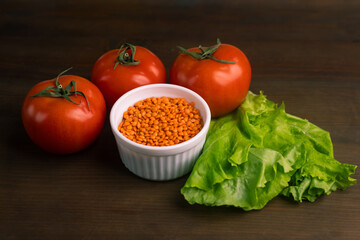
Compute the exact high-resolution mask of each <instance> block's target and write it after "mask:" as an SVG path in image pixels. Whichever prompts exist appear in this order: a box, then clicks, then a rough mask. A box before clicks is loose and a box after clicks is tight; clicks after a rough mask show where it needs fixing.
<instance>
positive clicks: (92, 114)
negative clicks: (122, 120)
mask: <svg viewBox="0 0 360 240" xmlns="http://www.w3.org/2000/svg"><path fill="white" fill-rule="evenodd" d="M71 81H76V83H77V90H78V91H81V92H83V93H84V94H85V95H86V97H87V99H88V101H89V107H90V110H89V108H88V105H87V102H86V99H85V98H84V97H83V96H81V95H79V94H78V95H77V96H75V95H71V96H70V98H71V99H72V100H73V101H74V102H76V103H80V104H79V105H77V104H74V103H72V102H70V101H68V100H66V99H64V98H54V97H31V96H32V95H34V94H37V93H39V92H40V91H41V90H43V89H44V88H46V87H48V86H55V79H52V80H46V81H42V82H40V83H38V84H36V85H35V86H33V87H32V88H31V89H30V91H29V92H28V93H27V95H26V97H25V100H24V102H23V105H22V121H23V125H24V128H25V130H26V132H27V134H28V135H29V137H30V139H31V140H32V141H33V142H34V143H35V144H36V145H38V146H39V147H41V148H42V149H44V150H45V151H47V152H50V153H55V154H70V153H75V152H78V151H80V150H83V149H84V148H86V147H88V146H89V145H91V144H92V143H93V142H94V141H95V140H96V139H97V137H98V136H99V134H100V132H101V131H102V128H103V125H104V122H105V117H106V105H105V100H104V97H103V95H102V93H101V92H100V90H99V89H98V88H97V87H96V86H95V85H94V84H93V83H91V82H90V81H89V80H87V79H85V78H82V77H79V76H74V75H63V76H60V77H59V83H60V84H61V85H62V86H64V87H65V86H67V85H68V84H69V83H70V82H71Z"/></svg>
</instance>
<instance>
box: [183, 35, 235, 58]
mask: <svg viewBox="0 0 360 240" xmlns="http://www.w3.org/2000/svg"><path fill="white" fill-rule="evenodd" d="M220 45H221V42H220V39H219V38H218V39H217V43H216V45H215V46H211V47H207V48H205V49H204V48H203V47H202V46H201V45H200V46H199V47H198V48H199V49H200V50H201V52H190V51H188V50H186V49H185V48H183V47H181V46H177V47H178V48H179V49H180V50H181V51H182V52H184V53H186V54H188V55H190V56H192V57H193V58H195V59H197V60H204V59H212V60H215V61H217V62H220V63H231V64H235V62H233V61H226V60H221V59H217V58H215V57H214V56H213V55H212V54H213V53H214V52H215V51H216V50H217V49H218V48H219V46H220Z"/></svg>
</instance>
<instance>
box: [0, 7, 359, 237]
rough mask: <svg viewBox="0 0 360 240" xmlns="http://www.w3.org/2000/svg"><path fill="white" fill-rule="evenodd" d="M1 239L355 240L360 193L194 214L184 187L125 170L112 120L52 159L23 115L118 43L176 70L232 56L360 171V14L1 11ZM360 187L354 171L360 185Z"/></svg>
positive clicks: (320, 10) (326, 10)
mask: <svg viewBox="0 0 360 240" xmlns="http://www.w3.org/2000/svg"><path fill="white" fill-rule="evenodd" d="M0 13H1V14H0V56H1V58H0V72H1V77H0V78H1V81H0V111H1V116H0V139H1V142H0V239H86V240H88V239H197V240H198V239H360V185H359V184H357V185H355V186H352V187H350V188H348V189H347V190H346V191H337V192H335V193H332V194H331V195H329V196H326V197H321V198H320V199H318V200H317V201H316V202H315V203H309V202H303V203H301V204H298V203H294V202H293V201H290V200H288V199H286V198H282V197H277V198H275V199H273V200H272V201H270V202H269V204H268V205H267V206H266V207H265V208H264V209H262V210H260V211H251V212H244V211H242V210H241V209H236V208H232V207H213V208H211V207H205V206H200V205H193V206H192V205H189V204H188V203H187V202H186V201H185V200H184V199H183V197H182V195H181V194H180V188H181V187H182V186H183V184H184V183H185V181H186V178H187V176H185V177H183V178H180V179H177V180H174V181H169V182H151V181H146V180H143V179H140V178H138V177H136V176H134V175H133V174H131V173H130V172H129V171H128V170H127V169H126V168H125V167H124V165H123V164H122V163H121V161H120V159H119V155H118V152H117V149H116V145H115V142H114V139H113V136H112V134H111V131H110V128H109V123H108V122H106V124H105V127H104V130H103V132H102V134H101V136H100V137H99V139H98V140H97V141H96V142H95V144H93V145H92V146H91V147H89V148H87V149H86V150H84V151H82V152H79V153H77V154H73V155H69V156H56V155H51V154H48V153H46V152H44V151H42V150H40V149H39V148H37V147H36V146H35V145H34V144H33V143H32V142H31V141H30V140H29V138H28V137H27V135H26V133H25V131H24V129H23V127H22V122H21V117H20V109H21V104H22V101H23V99H24V96H25V94H26V93H27V91H28V90H29V89H30V88H31V87H32V86H33V85H34V84H36V83H37V82H39V81H42V80H46V79H50V78H53V77H55V76H56V75H57V74H58V73H59V72H61V71H62V70H64V69H66V68H68V67H69V66H73V67H74V69H73V70H72V74H77V75H80V76H83V77H86V78H89V77H90V72H91V68H92V64H93V63H94V61H95V60H96V59H97V58H98V57H99V56H100V55H101V54H102V53H104V52H105V51H107V50H110V49H113V48H116V47H118V46H119V45H120V44H121V43H122V42H123V41H124V40H127V41H129V42H132V43H135V44H138V45H143V46H145V47H147V48H149V49H150V50H152V51H153V52H155V53H156V54H157V55H158V56H159V57H160V58H161V59H162V60H163V62H164V64H165V66H166V68H167V71H169V69H170V66H171V63H172V61H173V59H174V58H175V57H176V55H177V53H178V50H177V49H176V48H175V46H176V45H182V46H184V47H193V46H197V45H199V44H203V45H205V46H206V45H210V44H214V43H215V41H216V38H217V37H219V38H221V40H222V41H223V42H226V43H230V44H233V45H236V46H238V47H239V48H240V49H242V50H243V51H244V52H245V53H246V55H247V56H248V58H249V60H250V62H251V64H252V70H253V78H252V84H251V90H252V91H254V92H256V93H258V92H259V91H260V90H263V91H264V93H265V94H266V95H267V96H268V97H269V99H271V100H273V101H275V102H277V103H281V102H282V101H284V102H285V104H286V109H287V112H289V113H292V114H294V115H297V116H300V117H303V118H306V119H308V120H310V121H311V122H313V123H315V124H317V125H318V126H320V127H322V128H324V129H326V130H328V131H330V133H331V136H332V140H333V143H334V152H335V158H336V159H337V160H339V161H341V162H344V163H345V162H346V163H351V164H357V165H359V164H360V160H359V159H360V158H359V156H360V107H359V104H360V27H359V26H360V2H359V1H358V0H354V1H341V0H339V1H335V0H328V1H320V0H318V1H315V0H313V1H267V0H260V1H235V0H234V1H214V0H211V1H196V0H194V1H190V0H186V1H165V0H164V1H155V0H154V1H151V0H147V1H136V0H134V1H120V0H116V1H115V0H113V1H100V0H94V1H85V0H81V1H64V0H62V1H58V0H56V1H54V0H52V1H45V0H43V1H40V0H37V1H25V0H23V1H12V0H3V1H1V2H0ZM354 177H355V178H356V179H359V171H358V170H357V172H356V174H355V175H354Z"/></svg>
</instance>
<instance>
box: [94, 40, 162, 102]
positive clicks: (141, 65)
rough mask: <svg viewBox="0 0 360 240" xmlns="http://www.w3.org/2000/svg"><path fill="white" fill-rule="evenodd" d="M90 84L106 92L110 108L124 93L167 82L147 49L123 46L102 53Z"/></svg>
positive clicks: (159, 64) (159, 65)
mask: <svg viewBox="0 0 360 240" xmlns="http://www.w3.org/2000/svg"><path fill="white" fill-rule="evenodd" d="M91 81H92V82H93V83H95V84H96V85H97V86H98V87H99V89H100V90H101V92H102V93H103V95H104V97H105V100H106V104H107V106H108V107H109V108H111V106H112V105H113V104H114V103H115V102H116V100H118V98H119V97H121V96H122V95H123V94H124V93H126V92H128V91H129V90H131V89H134V88H136V87H140V86H142V85H147V84H153V83H166V70H165V66H164V64H163V63H162V62H161V60H160V59H159V58H158V57H157V56H156V55H155V54H154V53H152V52H151V51H149V50H148V49H146V48H144V47H141V46H134V45H131V44H128V43H125V44H123V45H122V46H121V47H120V50H118V49H114V50H111V51H108V52H106V53H105V54H103V55H102V56H101V57H100V58H99V59H98V60H97V61H96V62H95V64H94V66H93V69H92V73H91Z"/></svg>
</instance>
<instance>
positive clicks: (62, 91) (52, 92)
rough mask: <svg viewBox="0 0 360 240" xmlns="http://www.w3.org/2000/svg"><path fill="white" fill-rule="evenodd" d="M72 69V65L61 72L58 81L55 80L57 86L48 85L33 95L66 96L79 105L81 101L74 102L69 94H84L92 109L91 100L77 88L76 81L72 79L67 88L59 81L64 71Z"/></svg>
mask: <svg viewBox="0 0 360 240" xmlns="http://www.w3.org/2000/svg"><path fill="white" fill-rule="evenodd" d="M70 69H72V67H70V68H68V69H66V70H65V71H63V72H61V73H60V74H59V75H58V76H57V77H56V81H55V85H56V87H51V86H49V87H46V88H44V89H43V90H42V91H40V92H39V93H37V94H34V95H32V96H31V97H54V98H61V97H62V98H65V99H66V100H68V101H70V102H72V103H74V104H76V105H79V104H80V103H81V101H80V102H79V103H77V102H74V101H73V100H72V99H71V98H70V97H69V96H70V95H75V96H77V94H79V95H81V96H83V97H84V98H85V99H86V102H87V105H88V108H89V111H90V105H89V101H88V99H87V97H86V96H85V94H84V93H83V92H81V91H77V90H76V81H71V82H70V83H69V84H68V85H67V86H66V87H65V88H64V87H63V86H62V85H61V84H60V83H59V77H60V76H61V75H63V74H64V73H66V72H67V71H69V70H70ZM72 88H73V89H74V91H71V89H72Z"/></svg>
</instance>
